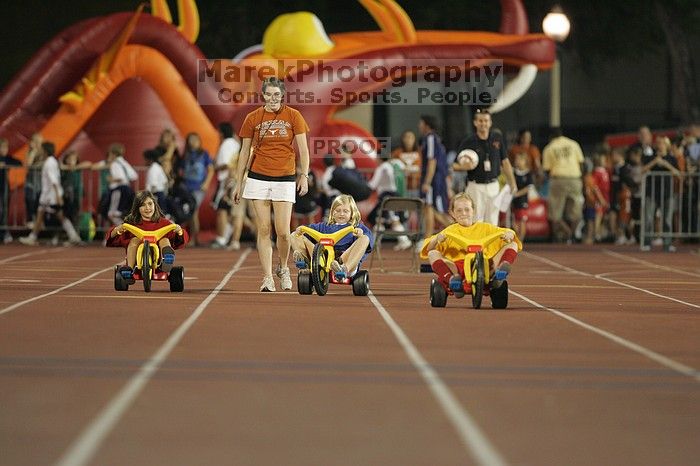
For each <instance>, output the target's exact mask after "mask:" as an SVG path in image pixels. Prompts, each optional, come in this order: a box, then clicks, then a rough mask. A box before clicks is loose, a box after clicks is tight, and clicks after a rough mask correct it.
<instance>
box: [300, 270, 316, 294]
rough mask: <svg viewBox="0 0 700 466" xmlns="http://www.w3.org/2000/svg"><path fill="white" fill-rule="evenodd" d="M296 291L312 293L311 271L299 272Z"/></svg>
mask: <svg viewBox="0 0 700 466" xmlns="http://www.w3.org/2000/svg"><path fill="white" fill-rule="evenodd" d="M297 291H298V292H299V294H312V293H313V291H314V288H313V285H312V284H311V273H310V272H309V271H308V270H304V271H301V272H299V274H298V275H297Z"/></svg>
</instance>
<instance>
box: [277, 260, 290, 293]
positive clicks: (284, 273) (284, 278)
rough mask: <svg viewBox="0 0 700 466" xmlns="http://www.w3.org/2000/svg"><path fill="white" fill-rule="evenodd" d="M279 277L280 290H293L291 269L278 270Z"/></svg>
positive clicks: (280, 268) (282, 268)
mask: <svg viewBox="0 0 700 466" xmlns="http://www.w3.org/2000/svg"><path fill="white" fill-rule="evenodd" d="M277 276H278V277H279V278H280V288H282V291H286V290H291V289H292V277H291V276H290V274H289V267H282V266H280V267H279V268H278V269H277Z"/></svg>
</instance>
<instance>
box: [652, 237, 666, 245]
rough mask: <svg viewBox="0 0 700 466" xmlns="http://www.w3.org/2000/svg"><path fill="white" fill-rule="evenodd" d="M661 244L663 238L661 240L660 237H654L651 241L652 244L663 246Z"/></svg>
mask: <svg viewBox="0 0 700 466" xmlns="http://www.w3.org/2000/svg"><path fill="white" fill-rule="evenodd" d="M663 244H664V240H662V239H661V238H654V239H653V240H652V242H651V245H652V246H663Z"/></svg>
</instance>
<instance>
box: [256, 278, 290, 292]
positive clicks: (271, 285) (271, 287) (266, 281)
mask: <svg viewBox="0 0 700 466" xmlns="http://www.w3.org/2000/svg"><path fill="white" fill-rule="evenodd" d="M290 289H291V287H290ZM260 291H262V292H266V291H275V281H274V280H273V279H272V277H265V278H263V281H262V285H260Z"/></svg>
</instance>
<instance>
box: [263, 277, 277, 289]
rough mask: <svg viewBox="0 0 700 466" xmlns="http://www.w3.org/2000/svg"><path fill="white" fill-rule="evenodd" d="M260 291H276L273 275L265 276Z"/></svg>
mask: <svg viewBox="0 0 700 466" xmlns="http://www.w3.org/2000/svg"><path fill="white" fill-rule="evenodd" d="M260 291H262V292H268V291H275V281H274V280H273V279H272V277H265V278H263V281H262V285H260Z"/></svg>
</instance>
